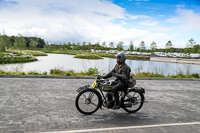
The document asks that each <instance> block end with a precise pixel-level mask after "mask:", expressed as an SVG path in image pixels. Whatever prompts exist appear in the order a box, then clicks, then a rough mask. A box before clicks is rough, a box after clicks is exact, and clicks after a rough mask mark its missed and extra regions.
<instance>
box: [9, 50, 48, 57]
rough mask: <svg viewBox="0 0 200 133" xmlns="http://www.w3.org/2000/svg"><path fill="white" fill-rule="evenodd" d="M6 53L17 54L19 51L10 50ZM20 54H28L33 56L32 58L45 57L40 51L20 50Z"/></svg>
mask: <svg viewBox="0 0 200 133" xmlns="http://www.w3.org/2000/svg"><path fill="white" fill-rule="evenodd" d="M6 52H10V53H14V54H19V53H20V50H16V49H10V50H7V51H6ZM21 54H29V55H33V56H47V54H46V53H44V52H42V51H36V50H21Z"/></svg>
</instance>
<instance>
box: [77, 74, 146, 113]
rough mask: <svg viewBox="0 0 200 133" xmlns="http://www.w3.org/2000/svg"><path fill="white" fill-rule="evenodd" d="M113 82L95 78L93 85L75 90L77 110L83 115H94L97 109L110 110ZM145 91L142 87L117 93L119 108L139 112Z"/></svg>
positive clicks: (129, 111)
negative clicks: (104, 108)
mask: <svg viewBox="0 0 200 133" xmlns="http://www.w3.org/2000/svg"><path fill="white" fill-rule="evenodd" d="M112 86H113V82H109V80H108V79H107V80H105V79H102V78H101V76H98V75H97V76H95V81H94V82H93V84H92V85H91V86H90V85H85V86H82V87H80V88H78V89H77V92H78V95H77V97H76V100H75V106H76V108H77V110H78V111H79V112H80V113H82V114H85V115H90V114H92V113H95V112H96V111H97V110H98V109H99V108H102V107H106V108H108V109H112V107H113V106H114V96H113V93H112ZM144 93H145V89H144V88H142V87H132V88H127V90H123V91H120V92H119V100H120V107H121V108H123V109H124V110H125V111H127V112H128V113H135V112H137V111H139V110H140V109H141V108H142V106H143V103H144V101H145V97H144Z"/></svg>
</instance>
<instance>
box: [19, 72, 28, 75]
mask: <svg viewBox="0 0 200 133" xmlns="http://www.w3.org/2000/svg"><path fill="white" fill-rule="evenodd" d="M18 74H19V75H26V73H25V72H19V73H18Z"/></svg>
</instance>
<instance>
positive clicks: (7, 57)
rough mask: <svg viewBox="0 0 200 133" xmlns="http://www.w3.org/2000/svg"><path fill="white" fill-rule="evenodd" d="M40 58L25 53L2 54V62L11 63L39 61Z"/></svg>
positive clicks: (0, 62)
mask: <svg viewBox="0 0 200 133" xmlns="http://www.w3.org/2000/svg"><path fill="white" fill-rule="evenodd" d="M37 60H38V59H37V58H35V57H33V56H32V55H23V54H7V53H1V54H0V64H10V63H25V62H32V61H37Z"/></svg>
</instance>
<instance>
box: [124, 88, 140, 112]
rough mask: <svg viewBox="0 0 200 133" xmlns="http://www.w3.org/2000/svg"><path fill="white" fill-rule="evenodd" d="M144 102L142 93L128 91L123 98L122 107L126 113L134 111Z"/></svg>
mask: <svg viewBox="0 0 200 133" xmlns="http://www.w3.org/2000/svg"><path fill="white" fill-rule="evenodd" d="M143 103H144V94H143V93H138V92H134V91H130V92H129V93H128V94H127V95H125V97H124V99H123V109H124V110H125V111H126V112H128V113H136V112H137V111H139V110H140V109H141V108H142V106H143Z"/></svg>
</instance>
